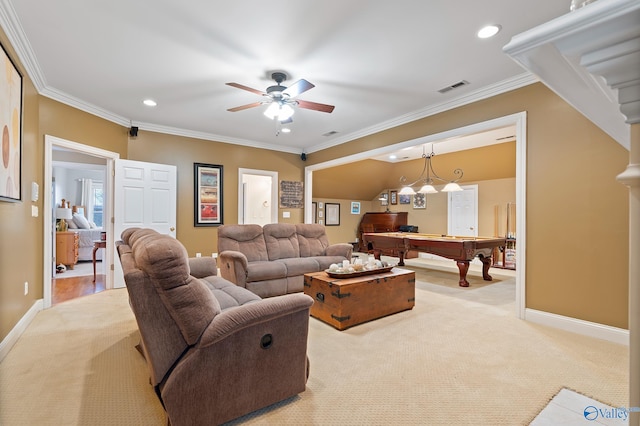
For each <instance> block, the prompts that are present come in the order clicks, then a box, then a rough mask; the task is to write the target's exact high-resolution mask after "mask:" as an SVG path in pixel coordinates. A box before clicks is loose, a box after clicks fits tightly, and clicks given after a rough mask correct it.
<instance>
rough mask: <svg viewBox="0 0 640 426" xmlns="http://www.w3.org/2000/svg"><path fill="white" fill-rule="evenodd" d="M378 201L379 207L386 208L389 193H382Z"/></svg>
mask: <svg viewBox="0 0 640 426" xmlns="http://www.w3.org/2000/svg"><path fill="white" fill-rule="evenodd" d="M378 200H380V205H381V206H388V205H389V193H388V192H383V193H382V194H380V198H378Z"/></svg>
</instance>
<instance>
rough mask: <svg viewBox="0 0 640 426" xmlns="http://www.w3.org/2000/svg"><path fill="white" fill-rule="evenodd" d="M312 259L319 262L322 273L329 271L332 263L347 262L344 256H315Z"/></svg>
mask: <svg viewBox="0 0 640 426" xmlns="http://www.w3.org/2000/svg"><path fill="white" fill-rule="evenodd" d="M311 259H313V260H315V261H316V262H318V265H319V268H320V269H319V270H320V271H324V270H326V269H329V266H331V264H332V263H339V264H342V261H343V260H345V258H344V256H313V257H311Z"/></svg>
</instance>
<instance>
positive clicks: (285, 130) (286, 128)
mask: <svg viewBox="0 0 640 426" xmlns="http://www.w3.org/2000/svg"><path fill="white" fill-rule="evenodd" d="M282 133H291V129H289V128H288V127H284V128H283V129H282Z"/></svg>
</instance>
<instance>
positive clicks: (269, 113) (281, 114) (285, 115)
mask: <svg viewBox="0 0 640 426" xmlns="http://www.w3.org/2000/svg"><path fill="white" fill-rule="evenodd" d="M294 112H295V110H294V109H293V108H292V107H291V105H289V104H281V103H280V102H272V103H271V104H270V105H269V107H268V108H267V109H266V110H264V115H265V116H266V117H268V118H270V119H271V120H274V119H278V120H279V121H286V120H288V119H289V118H291V116H292V115H293V113H294Z"/></svg>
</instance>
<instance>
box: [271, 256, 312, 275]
mask: <svg viewBox="0 0 640 426" xmlns="http://www.w3.org/2000/svg"><path fill="white" fill-rule="evenodd" d="M275 262H277V263H283V264H285V265H286V267H287V277H294V276H296V275H304V274H307V273H309V272H318V271H319V270H320V265H319V264H318V262H317V260H316V259H315V258H313V257H292V258H290V259H278V260H276V261H275Z"/></svg>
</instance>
